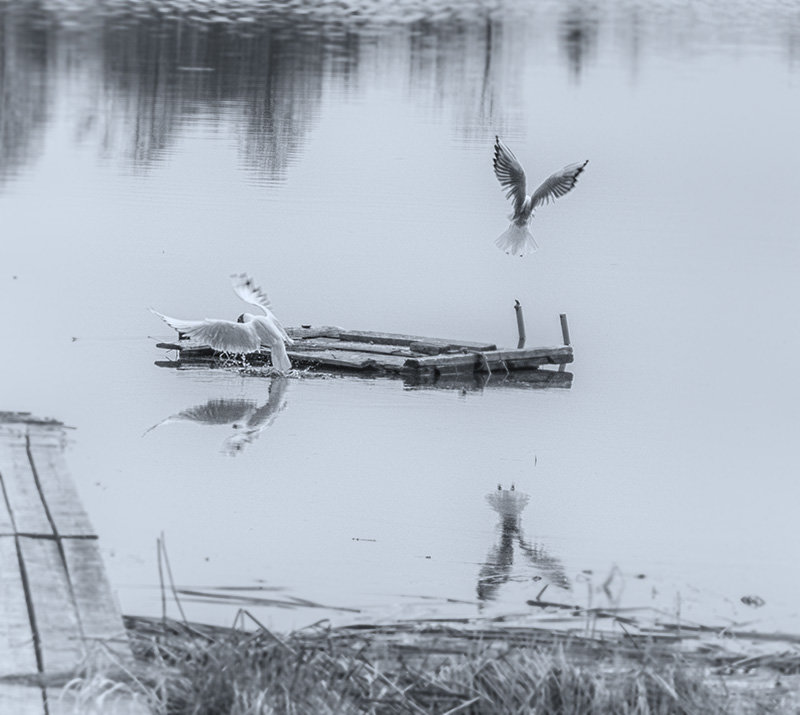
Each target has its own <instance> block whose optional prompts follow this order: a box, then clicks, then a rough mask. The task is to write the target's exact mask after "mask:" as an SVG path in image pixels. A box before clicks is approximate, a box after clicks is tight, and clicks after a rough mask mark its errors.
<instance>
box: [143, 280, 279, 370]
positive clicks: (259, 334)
mask: <svg viewBox="0 0 800 715" xmlns="http://www.w3.org/2000/svg"><path fill="white" fill-rule="evenodd" d="M231 281H232V282H233V290H234V291H235V292H236V295H238V296H239V297H240V298H241V299H242V300H243V301H244V302H245V303H249V304H250V305H254V306H255V307H257V308H259V309H260V310H261V312H262V313H263V315H253V314H252V313H242V315H240V316H239V318H238V320H237V321H236V322H233V321H231V320H214V319H211V318H206V319H205V320H180V319H179V318H170V317H169V316H167V315H162V314H161V313H159V312H157V311H155V310H153V309H152V308H151V309H150V310H151V312H152V313H154V314H155V315H157V316H158V317H159V318H161V320H163V321H164V322H165V323H166V324H167V325H169V326H170V327H171V328H174V329H175V330H177V331H178V332H179V333H183V334H184V335H188V336H189V337H190V338H192V339H193V340H195V341H196V342H198V343H202V344H204V345H208V346H209V347H210V348H213V349H214V350H218V351H219V352H221V353H224V354H226V355H242V356H246V355H247V354H248V353H252V352H256V351H257V350H258V349H259V348H260V347H261V346H262V345H268V346H269V349H270V355H271V357H272V366H273V367H274V368H275V369H276V370H278V371H279V372H281V373H285V372H288V371H289V370H291V369H292V363H291V360H289V356H288V355H287V353H286V344H287V343H288V344H289V345H291V344H292V343H293V342H294V341H293V340H292V339H291V338H290V337H289V335H288V334H287V333H286V330H285V329H284V327H283V326H282V325H281V324H280V321H279V320H278V319H277V318H276V317H275V315H274V313H273V312H272V310H271V306H270V302H269V298H267V295H266V293H264V291H262V290H261V289H260V288H259V287H258V286H257V285H256V284H255V283H254V282H253V279H252V278H250V276H248V275H247V274H246V273H235V274H234V275H232V276H231Z"/></svg>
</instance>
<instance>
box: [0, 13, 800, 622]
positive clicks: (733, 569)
mask: <svg viewBox="0 0 800 715" xmlns="http://www.w3.org/2000/svg"><path fill="white" fill-rule="evenodd" d="M454 5H456V6H457V7H454V8H451V7H449V6H448V5H447V4H446V3H444V2H436V3H421V2H420V3H416V2H413V3H412V2H392V3H389V2H385V3H384V2H379V1H378V0H373V1H372V2H365V3H359V4H358V9H357V10H356V9H354V10H353V11H351V12H348V11H347V5H346V4H344V3H336V4H330V5H329V4H327V3H322V2H320V3H316V4H313V5H312V4H308V3H302V4H294V3H288V2H275V3H266V2H263V3H256V2H253V3H246V2H236V3H223V2H218V3H216V4H215V3H202V4H200V3H198V4H197V5H194V4H193V3H192V2H190V1H188V0H187V1H186V2H180V1H177V0H176V1H175V2H173V3H164V2H158V3H155V2H154V3H147V2H134V1H133V0H130V2H113V3H112V2H109V3H108V4H107V5H104V4H102V3H95V2H91V3H88V2H87V3H78V4H76V5H75V6H70V5H69V4H68V3H61V2H59V3H56V2H53V3H50V2H40V3H33V2H31V3H6V2H0V90H1V91H0V226H1V227H2V239H1V241H2V243H0V324H2V326H3V349H2V350H0V369H2V383H1V384H2V390H1V391H0V410H27V411H31V412H34V413H36V414H38V415H47V416H53V417H56V418H58V419H61V420H63V421H65V422H66V423H67V424H69V425H71V426H74V427H75V428H76V430H75V431H74V432H73V433H72V444H71V446H70V448H69V450H68V453H67V462H68V464H69V466H70V469H71V471H72V473H73V474H74V476H75V478H76V481H77V484H78V488H79V491H80V494H81V496H82V498H83V500H84V503H85V505H86V508H87V510H88V512H89V515H90V518H91V520H92V522H93V523H94V525H95V527H96V529H97V532H98V533H99V535H100V544H101V547H102V548H103V553H104V555H105V559H106V564H107V568H108V571H109V577H110V580H111V582H112V584H113V585H114V586H115V587H116V588H117V589H118V592H119V597H120V601H121V606H122V610H123V612H126V613H150V614H156V613H159V612H160V597H159V592H158V571H157V566H156V547H155V540H156V538H157V537H158V536H159V534H160V533H161V532H162V531H163V532H164V533H165V534H166V540H167V545H168V548H169V554H170V559H171V562H172V567H173V571H174V572H175V576H176V579H177V580H178V581H179V583H180V584H181V585H184V586H189V587H204V588H210V587H214V586H268V587H279V588H282V589H284V590H283V591H280V592H279V594H280V597H286V598H288V597H290V596H297V597H300V598H307V599H311V600H312V601H314V602H316V603H321V604H326V605H330V606H335V607H340V608H351V609H352V608H356V609H361V613H360V614H354V613H352V612H350V611H336V610H325V609H323V610H319V609H310V608H306V609H299V610H297V609H295V610H279V609H266V608H265V609H260V610H258V614H259V617H260V618H263V619H264V621H265V622H267V623H268V624H269V625H272V626H277V627H280V628H284V627H289V626H302V625H306V624H308V623H310V622H313V621H315V620H317V619H319V618H322V617H326V616H330V617H333V618H334V619H338V620H351V619H354V618H373V619H374V618H384V617H392V616H404V615H431V614H432V615H462V616H463V615H474V614H477V613H498V612H512V613H525V612H526V606H525V605H524V602H525V600H526V599H528V598H533V597H534V596H535V595H536V594H537V593H538V592H539V591H540V589H541V587H542V585H543V584H544V583H550V584H551V586H550V587H549V589H550V590H549V591H548V595H549V597H550V598H551V600H559V599H560V600H563V601H569V602H577V603H581V604H585V603H587V600H588V599H589V598H590V595H589V594H590V589H591V588H592V587H597V586H599V584H600V583H602V582H603V581H604V580H605V579H606V578H607V576H609V574H612V573H613V574H615V575H614V578H613V580H612V586H613V588H612V592H613V595H614V596H615V597H619V598H620V601H619V602H620V603H621V604H622V605H626V606H639V607H651V606H652V607H656V608H659V609H663V610H664V611H666V612H668V613H670V614H676V613H678V612H679V613H680V615H681V617H682V618H688V619H693V620H696V621H700V622H703V623H715V624H716V623H728V622H730V620H736V621H737V622H747V623H751V624H753V625H754V627H758V628H761V629H764V630H771V629H772V628H783V629H789V630H794V631H796V630H797V603H798V598H797V597H798V592H799V591H800V578H799V577H798V574H797V569H796V562H797V554H796V547H797V544H798V543H800V539H798V537H799V536H800V534H799V533H798V532H799V531H800V527H798V519H797V505H798V503H800V486H798V480H797V474H798V455H797V449H796V438H797V433H798V426H799V424H800V420H799V419H798V418H800V407H798V405H800V400H799V399H798V398H799V397H800V395H799V394H798V392H800V391H799V390H798V386H799V381H798V377H797V372H796V366H795V362H796V360H795V357H796V356H797V355H798V353H799V352H800V334H799V332H798V327H797V326H798V321H797V313H796V311H797V306H798V305H800V287H799V286H800V282H799V281H798V280H797V275H798V267H799V265H800V261H799V260H798V259H800V250H798V240H797V236H798V226H800V203H798V196H800V179H798V169H797V167H798V166H800V143H798V133H797V127H798V126H800V15H799V14H798V12H797V9H796V8H794V7H793V6H792V5H791V4H788V3H779V2H775V3H770V2H767V3H759V4H757V5H751V4H750V3H744V2H741V3H723V2H719V3H712V2H708V3H699V2H692V3H683V2H674V3H672V2H666V1H665V2H662V3H659V4H657V5H652V6H651V4H650V3H648V4H647V5H645V4H639V3H636V2H624V1H623V0H620V1H619V2H616V3H610V4H604V5H603V6H602V7H597V6H596V5H595V4H594V3H589V2H585V3H584V2H570V3H560V2H559V3H555V2H553V3H550V2H546V3H530V4H528V3H523V2H521V1H519V2H513V3H511V2H509V3H503V2H499V3H492V4H491V9H488V8H487V6H485V5H483V4H481V3H480V2H472V3H460V2H459V3H454ZM354 7H355V6H354ZM301 9H302V10H303V12H302V14H300V10H301ZM495 135H500V137H501V139H503V141H505V142H506V143H507V144H508V145H509V146H510V147H512V148H513V151H514V153H515V154H516V156H517V157H518V158H519V160H520V162H521V163H522V164H523V165H524V166H525V168H526V171H528V172H529V175H530V176H537V177H539V176H541V177H544V176H547V175H548V173H550V172H552V171H553V170H554V169H555V168H557V167H560V166H564V165H566V164H569V163H571V162H574V161H579V160H580V161H583V160H584V159H589V164H588V166H587V167H586V170H585V171H584V172H583V174H582V175H581V178H580V182H579V185H578V187H577V188H576V190H574V191H572V192H570V193H569V194H568V195H567V196H565V197H563V198H561V199H559V201H558V202H556V203H555V204H553V206H551V207H549V208H548V209H547V210H543V211H541V212H537V214H536V217H535V218H534V219H533V222H532V224H531V231H532V233H533V235H534V237H535V239H536V242H537V243H538V245H539V250H538V251H537V252H536V253H535V254H533V255H530V256H526V257H525V258H522V259H520V258H513V257H510V256H507V255H505V254H503V253H502V252H500V251H498V250H497V248H496V247H495V245H494V239H495V238H496V237H497V236H498V235H499V234H500V233H501V232H502V231H503V230H504V229H505V228H506V227H507V225H508V222H507V219H506V215H507V214H508V211H509V204H508V202H507V201H506V199H505V198H504V195H503V192H502V190H501V188H500V186H499V185H498V182H497V179H496V177H495V176H494V172H493V169H492V152H493V143H494V137H495ZM243 271H246V272H248V273H249V274H251V275H252V276H253V277H254V279H255V280H256V282H257V283H258V284H259V285H261V286H263V287H264V289H265V290H266V292H267V293H268V294H269V296H270V298H271V299H272V301H273V303H274V305H275V306H276V307H277V309H278V310H279V315H280V319H281V321H282V322H283V324H284V325H299V324H301V323H302V324H306V323H308V324H316V325H322V324H328V325H331V324H332V325H341V326H343V327H347V328H354V329H364V330H380V331H396V332H407V333H414V334H421V335H431V336H440V337H448V338H460V339H464V340H475V341H479V340H487V341H496V342H497V343H498V344H500V345H504V346H509V347H513V346H514V345H516V340H517V333H516V322H515V317H514V310H513V305H514V300H515V299H519V300H520V301H521V303H522V305H523V306H524V309H525V316H526V320H527V332H528V346H537V345H553V344H557V343H558V342H559V341H560V336H561V333H560V328H559V322H558V315H559V313H562V312H563V313H567V314H568V315H569V321H570V329H571V334H572V342H573V345H574V349H575V356H576V359H575V363H574V364H573V365H571V366H570V367H569V370H570V372H572V373H574V380H573V383H572V387H571V389H549V390H547V389H545V390H532V389H531V390H527V389H519V388H511V387H502V386H501V387H487V388H486V389H480V386H475V385H472V384H470V385H469V386H468V389H466V390H464V391H460V390H457V389H453V390H431V389H409V388H406V387H404V385H403V383H402V382H401V381H390V380H368V381H367V380H358V379H354V378H336V379H322V378H313V377H302V376H300V377H297V376H295V377H290V378H288V379H286V380H280V381H278V382H274V383H271V382H270V380H268V379H263V378H259V377H247V376H242V375H240V374H238V373H237V372H235V371H176V370H169V369H162V368H158V367H156V366H154V364H153V363H154V361H155V360H159V359H162V358H163V357H164V354H163V351H161V350H157V349H156V348H155V342H157V340H161V339H166V338H172V337H174V334H172V333H171V332H170V331H169V329H168V328H166V326H165V325H164V324H163V323H162V322H161V321H160V320H159V319H158V318H156V317H155V316H154V315H153V314H152V313H150V312H149V311H148V308H149V307H154V308H156V309H157V310H159V311H162V312H164V313H166V314H167V315H177V316H184V317H194V318H202V317H206V316H207V317H227V318H229V319H231V320H235V318H236V316H237V315H238V314H239V313H241V312H242V306H243V304H242V303H241V301H240V300H239V299H238V298H237V297H236V295H235V294H234V293H233V291H232V290H231V288H230V285H229V282H228V276H229V274H231V273H235V272H243ZM168 418H171V419H169V420H168ZM163 420H167V421H166V422H165V423H164V424H161V425H159V426H158V427H157V428H155V429H153V430H150V431H147V430H149V428H150V427H152V426H153V425H156V424H158V423H160V422H162V421H163ZM234 425H235V426H234ZM498 482H500V483H502V484H503V485H504V486H508V485H510V484H511V483H512V482H514V483H515V485H516V489H517V490H520V491H523V492H525V493H527V494H529V495H530V501H529V503H528V505H527V507H526V508H525V510H524V511H523V513H522V521H521V523H520V524H511V525H510V526H509V525H506V527H507V528H505V529H504V526H503V524H504V522H503V518H502V517H500V518H498V513H496V512H495V511H493V509H492V507H491V505H490V504H489V503H487V501H486V499H485V495H486V494H488V493H490V492H492V491H493V490H495V489H496V485H497V483H498ZM588 572H591V573H588ZM639 576H644V578H639ZM270 593H271V594H272V592H270ZM256 595H258V593H256ZM272 595H273V596H274V595H275V594H272ZM754 595H755V596H758V597H759V598H762V599H764V601H765V605H764V606H763V607H761V608H758V609H755V608H752V607H748V606H747V605H745V604H743V603H742V602H741V600H740V599H741V597H743V596H754ZM276 597H277V596H276ZM591 598H592V599H594V601H593V603H594V605H600V604H603V603H605V601H603V599H604V598H606V596H605V594H604V593H602V592H598V591H597V590H596V589H595V590H594V591H592V593H591ZM447 599H451V600H447ZM186 610H187V615H188V616H189V617H190V618H192V619H195V620H206V621H215V622H220V623H230V622H231V620H232V618H233V613H234V608H233V607H231V606H226V605H221V604H212V603H195V602H192V601H191V600H187V603H186Z"/></svg>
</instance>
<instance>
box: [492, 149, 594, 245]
mask: <svg viewBox="0 0 800 715" xmlns="http://www.w3.org/2000/svg"><path fill="white" fill-rule="evenodd" d="M588 163H589V161H588V160H586V161H584V162H578V163H577V164H570V165H569V166H565V167H564V168H563V169H561V171H557V172H556V173H555V174H553V175H552V176H549V177H548V178H547V179H545V180H544V181H543V182H542V184H541V186H539V188H538V189H536V191H534V192H533V193H532V194H530V195H528V194H526V188H527V187H526V178H525V170H524V169H523V168H522V164H520V163H519V160H518V159H517V157H516V156H514V153H513V152H512V151H511V150H510V149H509V148H508V147H507V146H506V145H505V144H503V142H501V141H500V137H495V144H494V161H493V165H494V173H495V176H497V180H498V181H499V182H500V185H501V186H502V187H503V188H504V189H505V190H506V197H507V198H509V199H512V200H513V201H514V212H513V213H512V214H511V215H510V216H509V219H510V220H511V225H510V226H509V227H508V228H507V229H506V230H505V231H504V232H503V233H501V234H500V236H498V238H497V240H496V241H495V244H496V245H497V247H498V248H500V249H502V250H503V251H505V252H506V253H512V254H514V255H517V256H524V255H525V254H526V253H532V252H533V251H535V250H536V249H537V248H538V246H537V245H536V241H534V239H533V234H531V232H530V229H529V228H528V226H529V225H530V222H531V219H532V218H533V213H534V211H535V210H536V209H537V208H538V207H539V206H542V205H544V204H548V203H550V202H551V201H554V200H555V199H557V198H559V197H560V196H563V195H564V194H566V193H568V192H569V191H571V190H572V188H573V187H574V186H575V183H576V182H577V180H578V176H580V173H581V172H582V171H583V170H584V168H585V167H586V165H587V164H588Z"/></svg>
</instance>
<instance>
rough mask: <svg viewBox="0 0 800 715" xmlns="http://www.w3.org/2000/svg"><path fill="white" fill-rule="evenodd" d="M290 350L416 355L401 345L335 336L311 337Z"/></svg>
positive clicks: (290, 347)
mask: <svg viewBox="0 0 800 715" xmlns="http://www.w3.org/2000/svg"><path fill="white" fill-rule="evenodd" d="M288 350H289V351H290V352H291V351H292V350H301V351H303V352H308V351H310V350H348V351H352V352H362V353H376V354H378V355H403V356H405V357H414V352H413V351H412V350H409V349H408V348H405V347H402V346H400V345H385V344H381V343H359V342H354V341H348V340H335V339H333V338H309V339H308V340H302V341H298V342H296V343H295V344H294V345H290V346H289V347H288Z"/></svg>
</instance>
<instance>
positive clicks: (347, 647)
mask: <svg viewBox="0 0 800 715" xmlns="http://www.w3.org/2000/svg"><path fill="white" fill-rule="evenodd" d="M124 620H125V626H126V631H127V636H128V639H129V641H130V644H131V648H132V650H133V653H134V659H133V660H132V661H131V662H129V663H125V664H121V663H119V662H117V663H116V672H115V673H114V674H113V675H112V674H111V673H110V672H109V670H108V668H107V662H106V668H105V669H103V668H100V667H97V668H96V669H95V670H94V672H92V670H91V669H90V668H87V669H86V672H85V673H84V674H83V676H82V677H80V678H76V679H74V680H72V681H71V682H69V683H67V685H66V687H65V688H64V693H63V696H62V697H66V698H67V699H68V700H69V701H70V702H72V703H74V704H75V707H76V708H77V709H76V712H82V713H92V712H103V713H116V712H137V713H138V712H152V713H158V714H167V713H168V714H170V715H172V714H177V713H192V714H194V715H211V714H217V715H219V714H223V713H225V714H230V715H245V714H247V715H251V714H252V715H255V714H261V713H281V714H286V715H294V714H298V715H300V714H306V713H308V714H314V715H317V714H318V715H325V714H326V713H354V714H361V713H375V714H382V713H436V714H438V715H444V714H447V715H452V714H455V713H470V714H477V713H480V714H484V713H489V714H494V713H497V714H498V715H499V714H500V713H502V714H503V715H506V714H510V713H520V714H522V713H526V714H528V713H530V714H533V715H539V714H542V715H544V714H547V715H557V714H561V713H565V714H574V715H594V714H595V713H603V714H605V713H609V714H610V713H614V714H615V715H617V714H621V715H634V714H636V715H646V714H653V715H655V714H658V715H672V714H673V713H674V714H678V713H680V714H690V713H703V714H705V713H709V714H713V713H719V714H722V713H725V714H726V715H727V714H733V715H736V714H740V713H741V714H750V713H753V714H756V713H758V714H761V713H797V712H800V637H797V636H791V635H785V636H781V635H768V634H762V635H759V634H756V633H741V634H736V633H732V632H729V633H724V632H722V631H720V629H711V628H698V627H694V628H693V627H688V628H681V629H678V630H676V629H675V628H672V627H669V628H664V629H662V630H661V631H660V633H656V632H654V631H650V632H638V629H637V628H636V627H635V625H634V624H633V623H632V622H631V620H630V619H628V618H623V619H622V620H620V621H616V622H615V625H620V626H621V627H620V628H618V629H616V630H615V631H614V632H610V631H608V630H604V631H596V630H594V629H592V631H591V632H590V631H589V630H586V631H585V632H567V631H554V630H552V629H549V628H537V627H531V626H521V625H518V624H517V625H515V624H513V623H511V622H506V621H504V620H503V619H498V618H494V619H461V620H459V619H456V620H414V621H401V622H392V623H387V624H366V623H365V624H357V625H348V626H338V627H331V626H330V625H329V624H328V622H327V621H320V622H319V623H317V624H314V625H312V626H309V627H307V628H303V629H300V630H297V631H294V632H292V633H289V634H286V635H283V634H276V633H274V632H272V631H270V630H269V629H268V628H266V627H265V626H263V624H261V623H260V622H259V621H258V620H257V619H256V618H255V617H254V616H252V615H251V614H250V613H249V612H248V611H246V610H240V611H239V612H238V614H237V617H236V619H235V621H234V624H233V626H232V627H230V628H226V627H220V626H209V625H202V624H197V623H191V622H188V621H181V620H175V619H171V618H166V617H161V618H158V617H141V616H125V617H124ZM625 622H627V623H628V625H627V626H625ZM587 623H588V622H587ZM759 642H760V643H762V644H767V645H769V646H772V647H770V648H767V649H759V648H758V647H757V645H758V643H759ZM726 644H727V645H726ZM776 644H777V647H774V646H776ZM759 650H767V651H769V652H759V653H756V651H759ZM123 703H127V704H128V706H126V707H122V704H123ZM130 705H134V706H135V708H134V709H131V708H130V707H129V706H130ZM118 706H119V707H118ZM136 708H138V709H136Z"/></svg>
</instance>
